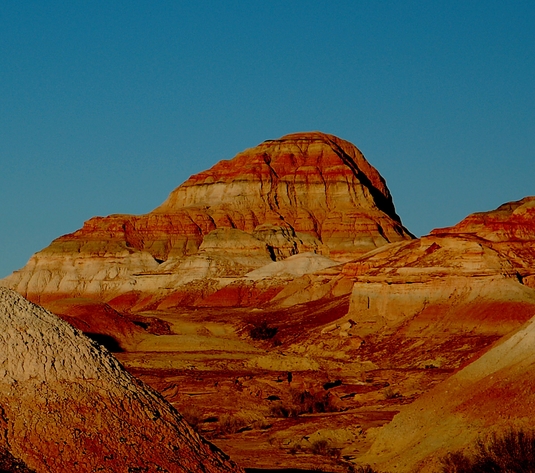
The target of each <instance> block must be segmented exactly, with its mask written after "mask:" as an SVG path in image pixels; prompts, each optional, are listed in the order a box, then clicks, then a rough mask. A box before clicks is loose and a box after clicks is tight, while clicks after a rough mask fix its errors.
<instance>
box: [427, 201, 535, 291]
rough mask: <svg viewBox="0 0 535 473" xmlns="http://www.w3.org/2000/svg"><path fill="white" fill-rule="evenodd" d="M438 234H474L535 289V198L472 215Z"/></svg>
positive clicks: (435, 232)
mask: <svg viewBox="0 0 535 473" xmlns="http://www.w3.org/2000/svg"><path fill="white" fill-rule="evenodd" d="M431 233H432V234H434V235H474V236H477V237H479V238H481V239H482V240H484V241H485V242H486V244H487V245H488V246H490V247H491V248H493V249H495V250H496V251H498V252H500V253H501V254H502V255H504V256H505V257H507V259H508V260H509V261H510V262H511V263H512V264H513V266H514V269H515V271H516V272H517V273H518V276H519V277H520V278H521V279H523V282H524V284H526V285H529V286H532V287H535V197H533V196H531V197H525V198H524V199H522V200H519V201H515V202H508V203H506V204H503V205H501V206H500V207H498V208H497V209H496V210H491V211H489V212H477V213H474V214H471V215H469V216H468V217H466V218H465V219H464V220H462V221H461V222H459V223H458V224H457V225H455V226H453V227H448V228H438V229H436V230H433V231H432V232H431Z"/></svg>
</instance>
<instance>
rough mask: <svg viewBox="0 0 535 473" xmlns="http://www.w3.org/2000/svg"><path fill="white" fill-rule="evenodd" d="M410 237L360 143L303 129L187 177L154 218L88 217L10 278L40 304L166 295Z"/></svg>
mask: <svg viewBox="0 0 535 473" xmlns="http://www.w3.org/2000/svg"><path fill="white" fill-rule="evenodd" d="M411 238H412V236H411V235H410V233H409V232H408V231H407V230H406V229H405V228H404V227H403V225H402V224H401V221H400V219H399V217H398V216H397V214H396V213H395V210H394V205H393V203H392V198H391V196H390V192H389V191H388V189H387V187H386V184H385V181H384V179H383V178H382V177H381V176H380V175H379V173H378V172H377V171H376V170H375V169H374V168H373V167H372V166H371V165H370V164H369V163H368V162H367V161H366V159H365V158H364V157H363V155H362V154H361V153H360V151H359V150H358V149H357V148H356V147H355V146H353V145H352V144H351V143H348V142H347V141H344V140H341V139H339V138H336V137H334V136H332V135H326V134H323V133H299V134H293V135H287V136H285V137H282V138H281V139H279V140H270V141H266V142H264V143H262V144H260V145H259V146H257V147H255V148H252V149H249V150H246V151H244V152H243V153H240V154H238V155H237V156H236V157H235V158H233V159H231V160H229V161H221V162H220V163H218V164H216V165H215V166H214V167H213V168H211V169H210V170H208V171H205V172H201V173H199V174H197V175H195V176H192V177H191V178H190V179H188V180H187V181H186V182H185V183H184V184H182V185H181V186H179V187H178V188H177V189H175V190H174V191H173V192H172V193H171V194H170V196H169V198H168V199H167V200H166V201H165V202H164V203H163V204H162V205H161V206H160V207H158V208H157V209H155V210H154V211H152V212H150V213H149V214H146V215H140V216H132V215H111V216H109V217H95V218H92V219H90V220H89V221H87V222H86V223H85V224H84V226H83V228H81V229H80V230H78V231H76V232H74V233H72V234H69V235H65V236H62V237H60V238H58V239H56V240H54V241H53V242H52V243H51V245H50V246H49V247H48V248H45V249H44V250H42V251H40V252H39V253H37V254H35V255H34V256H33V257H32V258H31V259H30V261H29V262H28V264H27V265H26V266H25V267H24V268H23V269H22V270H20V271H18V272H15V273H14V274H13V275H12V276H10V277H8V278H7V279H6V280H5V282H4V284H6V285H8V286H9V287H11V288H14V289H16V290H17V291H18V292H20V293H21V294H24V295H25V296H26V297H28V298H29V299H31V300H34V301H38V302H41V303H46V302H47V301H49V300H51V299H55V298H63V297H67V296H70V297H83V296H89V297H92V298H96V299H99V300H106V301H107V300H110V299H111V298H113V297H115V296H118V295H120V294H125V293H129V292H136V293H137V294H152V295H154V294H156V293H159V291H160V292H161V288H166V289H165V290H164V291H163V292H164V293H166V294H165V295H168V294H169V293H170V292H172V291H173V289H178V288H180V287H181V286H183V285H184V284H188V283H190V282H191V281H194V280H206V279H207V278H222V277H223V278H229V277H239V276H243V275H244V274H246V273H248V272H249V271H251V270H254V269H257V268H259V267H261V266H264V265H265V264H267V263H270V262H271V261H274V260H280V259H283V258H286V257H288V256H291V255H294V254H298V253H303V252H313V253H317V254H320V255H324V256H327V257H329V258H331V259H334V260H336V261H346V260H349V259H351V258H354V257H356V256H359V255H362V254H363V253H365V252H367V251H369V250H371V249H374V248H376V247H379V246H382V245H384V244H387V243H389V242H396V241H405V240H409V239H411ZM160 295H161V294H160Z"/></svg>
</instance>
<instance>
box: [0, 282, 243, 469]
mask: <svg viewBox="0 0 535 473" xmlns="http://www.w3.org/2000/svg"><path fill="white" fill-rule="evenodd" d="M0 413H1V416H0V454H2V455H5V452H6V451H7V452H8V454H9V456H10V458H13V459H14V460H13V461H12V463H13V464H14V465H15V466H16V465H17V462H18V464H19V465H20V466H21V468H22V466H25V468H26V467H27V468H28V469H30V470H31V471H35V472H37V473H40V472H47V473H49V472H65V471H81V472H85V471H100V470H102V471H110V472H125V471H146V472H157V471H159V472H162V471H167V472H181V473H194V472H195V473H196V472H198V471H206V472H213V473H216V472H236V473H237V472H241V471H242V470H241V469H239V468H238V467H237V466H236V465H235V464H234V463H232V462H231V461H230V460H229V459H228V457H226V456H225V455H224V454H223V453H222V452H220V451H219V450H218V449H217V448H215V447H214V446H213V445H212V444H210V443H208V442H207V441H205V440H204V439H202V438H201V437H199V436H198V435H197V434H196V433H195V432H193V430H192V429H191V428H190V427H189V426H188V425H187V424H186V422H185V421H184V420H183V419H182V417H181V416H180V414H178V412H176V411H175V410H174V409H173V408H172V407H171V405H170V404H168V403H167V402H166V401H164V399H163V398H162V397H161V396H160V395H158V394H156V393H155V392H154V391H153V390H151V389H150V388H148V387H147V386H145V385H144V384H142V383H141V382H140V381H137V380H136V379H135V378H133V377H132V376H130V375H129V374H128V373H127V372H126V371H125V370H124V369H123V368H122V367H121V365H120V364H119V363H118V362H117V360H115V359H114V358H113V357H112V356H111V355H110V354H109V353H108V352H107V351H106V350H105V349H103V348H102V347H100V346H99V345H97V344H96V343H93V342H92V341H90V340H89V339H88V338H86V337H85V336H84V335H82V333H81V332H79V331H78V330H76V329H74V328H72V327H71V326H70V325H69V324H67V323H66V322H63V321H62V320H60V319H58V318H57V317H56V316H54V315H52V314H51V313H50V312H47V311H46V310H44V309H42V308H41V307H38V306H36V305H34V304H32V303H30V302H28V301H26V300H25V299H23V298H22V297H21V296H20V295H19V294H17V293H15V292H13V291H10V290H8V289H5V288H0ZM16 471H19V470H16ZM21 471H22V470H21Z"/></svg>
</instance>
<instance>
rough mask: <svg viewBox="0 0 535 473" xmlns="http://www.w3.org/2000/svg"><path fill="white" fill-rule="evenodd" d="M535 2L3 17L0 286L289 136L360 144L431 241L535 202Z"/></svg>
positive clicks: (134, 7) (72, 8)
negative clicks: (468, 222) (97, 219)
mask: <svg viewBox="0 0 535 473" xmlns="http://www.w3.org/2000/svg"><path fill="white" fill-rule="evenodd" d="M534 24H535V2H533V1H514V0H512V1H509V2H503V1H499V2H498V1H492V0H490V1H485V2H483V1H470V0H468V1H466V0H465V1H455V0H451V1H440V0H437V1H432V2H429V1H381V2H379V1H377V2H376V1H356V0H355V1H337V2H332V1H329V2H328V1H317V0H316V1H314V0H310V1H274V0H270V1H254V0H250V1H232V2H231V1H228V2H224V1H203V0H198V1H195V2H191V1H187V2H186V1H163V0H162V1H146V2H142V1H135V0H131V1H113V0H109V1H98V0H96V1H91V2H62V1H59V0H58V1H54V2H44V1H35V2H31V1H25V0H19V1H11V0H3V1H2V2H0V25H1V28H0V166H1V168H0V169H1V170H0V199H1V206H0V209H1V210H0V218H1V225H0V248H1V258H0V277H1V276H5V275H7V274H9V273H10V272H11V271H13V270H15V269H18V268H20V267H21V266H23V265H24V264H25V263H26V261H27V260H28V259H29V257H30V256H31V255H32V254H33V253H34V252H36V251H38V250H40V249H41V248H43V247H45V246H47V245H48V244H49V243H50V241H51V240H52V239H54V238H56V237H58V236H60V235H62V234H65V233H69V232H72V231H74V230H76V229H77V228H80V227H81V226H82V224H83V222H84V221H85V220H87V219H89V218H91V217H92V216H95V215H108V214H112V213H133V214H140V213H145V212H148V211H150V210H152V209H153V208H154V207H156V206H158V205H159V204H160V203H161V202H162V201H163V200H164V199H165V198H166V197H167V195H168V194H169V192H170V191H171V190H172V189H173V188H175V187H176V186H178V185H179V184H181V183H182V182H183V181H184V180H185V179H187V178H188V177H189V176H190V175H191V174H194V173H196V172H198V171H201V170H203V169H206V168H208V167H210V166H212V165H213V164H215V163H216V162H217V161H219V160H221V159H229V158H231V157H233V156H234V155H235V154H236V153H238V152H240V151H242V150H243V149H245V148H249V147H252V146H255V145H256V144H258V143H260V142H262V141H264V140H266V139H272V138H278V137H280V136H282V135H284V134H287V133H292V132H297V131H311V130H320V131H324V132H327V133H332V134H335V135H337V136H339V137H341V138H344V139H347V140H349V141H351V142H353V143H354V144H355V145H357V146H358V147H359V148H360V149H361V151H362V152H363V153H364V154H365V156H366V157H367V159H368V160H369V161H370V162H371V164H372V165H374V166H375V167H376V168H377V169H378V170H379V172H380V173H381V174H382V175H383V176H384V177H385V179H386V180H387V183H388V186H389V188H390V190H391V192H392V194H393V197H394V203H395V205H396V209H397V211H398V214H399V215H400V216H401V218H402V220H403V222H404V223H405V225H406V226H407V227H408V228H409V229H410V230H411V231H412V232H413V233H415V234H417V235H422V234H425V233H428V232H429V231H430V230H431V229H432V228H435V227H440V226H447V225H452V224H455V223H456V222H458V221H459V220H461V219H462V218H464V217H465V216H466V215H467V214H469V213H472V212H475V211H482V210H489V209H492V208H495V207H497V206H498V205H500V204H501V203H503V202H506V201H510V200H517V199H520V198H522V197H524V196H526V195H534V194H535V183H534V176H535V172H534V171H535V28H534V27H533V25H534Z"/></svg>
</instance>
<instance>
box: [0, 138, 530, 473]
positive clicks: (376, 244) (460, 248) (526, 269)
mask: <svg viewBox="0 0 535 473" xmlns="http://www.w3.org/2000/svg"><path fill="white" fill-rule="evenodd" d="M534 281H535V198H534V197H526V198H524V199H522V200H520V201H517V202H509V203H507V204H504V205H502V206H500V207H499V208H498V209H496V210H493V211H489V212H479V213H476V214H473V215H470V216H468V217H467V218H466V219H465V220H463V221H462V222H460V223H459V224H458V225H456V226H454V227H450V228H443V229H437V230H434V231H433V232H431V234H430V235H426V236H423V237H421V238H414V237H413V236H412V235H411V234H410V232H409V231H408V230H406V229H405V227H403V225H402V223H401V219H400V218H399V217H398V216H397V214H396V212H395V209H394V205H393V201H392V198H391V196H390V192H389V191H388V188H387V187H386V183H385V182H384V179H383V178H382V177H381V176H380V175H379V173H378V172H377V171H376V170H375V169H374V168H373V167H372V166H371V165H370V164H369V163H368V162H367V161H366V160H365V159H364V157H363V156H362V154H361V153H360V151H358V149H357V148H355V147H354V146H353V145H351V144H350V143H347V142H345V141H343V140H340V139H338V138H336V137H333V136H331V135H326V134H322V133H302V134H295V135H287V136H285V137H283V138H281V139H279V140H269V141H266V142H264V143H262V144H260V145H259V146H257V147H255V148H252V149H250V150H246V151H244V152H243V153H240V154H238V155H237V156H236V157H235V158H233V159H231V160H228V161H222V162H220V163H218V164H216V165H215V166H214V167H213V168H212V169H210V170H208V171H205V172H203V173H199V174H198V175H196V176H192V177H191V178H190V179H189V180H188V181H186V182H185V183H184V184H183V185H181V186H179V187H178V188H177V189H175V190H174V191H173V192H172V193H171V194H170V196H169V198H168V199H167V200H166V202H164V204H162V205H161V206H160V207H158V208H157V209H155V210H154V211H153V212H150V213H149V214H146V215H142V216H127V215H113V216H109V217H95V218H93V219H91V220H89V221H88V222H86V224H85V225H84V227H83V228H82V229H80V230H78V231H76V232H74V233H72V234H69V235H65V236H63V237H60V238H58V239H56V240H54V241H53V242H52V244H51V245H50V246H49V247H48V248H46V249H44V250H43V251H41V252H39V253H37V254H36V255H34V256H33V257H32V258H31V259H30V261H29V263H28V264H27V265H26V266H25V267H24V268H22V269H21V270H19V271H16V272H15V273H13V275H11V276H9V277H8V278H5V279H4V280H2V281H1V282H0V285H3V286H6V287H9V288H10V289H14V290H16V291H18V292H19V293H20V294H22V295H23V296H25V297H26V298H27V299H29V300H32V301H34V302H38V303H39V304H41V305H43V306H44V307H45V308H47V309H49V310H50V311H51V312H53V313H54V314H57V315H58V316H59V317H61V318H62V319H64V320H65V321H67V322H69V323H70V324H71V325H73V326H74V327H76V328H77V329H79V330H81V331H82V332H83V333H85V334H86V335H87V336H88V337H90V338H92V339H93V340H95V341H97V342H98V343H100V344H102V345H104V346H105V347H107V348H108V349H109V350H110V351H111V352H113V354H114V356H115V357H116V358H117V359H118V360H119V361H120V363H121V364H122V365H123V366H124V367H125V368H126V370H127V371H128V372H129V373H131V374H132V375H134V376H135V377H137V378H139V379H141V380H142V381H144V382H145V383H146V384H148V385H149V386H152V387H153V388H154V389H155V390H156V391H158V392H159V393H161V395H162V396H163V397H164V398H165V399H166V400H167V401H169V403H171V405H172V406H174V407H175V408H176V409H177V410H178V411H179V412H180V413H181V414H182V415H183V416H184V418H185V419H186V420H187V421H188V422H189V424H190V425H191V426H192V427H193V429H194V430H196V431H197V432H198V433H200V434H201V435H202V436H203V437H206V438H207V439H209V440H210V441H211V442H213V443H214V444H215V445H216V446H218V447H219V448H221V449H222V450H223V451H224V452H225V453H227V454H229V455H230V456H231V458H232V459H233V460H234V461H236V462H237V463H238V464H239V465H240V466H241V467H244V468H265V469H276V468H300V469H305V470H306V469H308V470H311V469H316V468H320V469H322V470H324V471H332V472H346V471H347V472H349V471H352V469H353V468H356V467H357V466H358V465H364V464H372V465H373V466H374V467H375V468H377V469H378V470H379V471H380V470H382V471H398V472H413V471H437V468H439V460H440V457H441V456H442V455H444V454H446V453H448V452H451V451H454V450H458V449H459V450H463V449H464V450H469V449H470V446H471V445H472V444H473V442H474V441H475V439H477V437H478V436H479V435H483V434H485V433H488V432H492V431H493V430H496V429H507V428H517V427H530V422H531V421H530V419H532V417H533V416H532V413H531V409H532V405H535V404H534V402H533V399H534V392H535V390H534V386H533V383H532V382H531V381H530V380H531V379H534V376H533V374H534V373H533V368H532V366H533V363H532V357H531V353H532V351H533V350H532V348H533V347H532V344H531V345H530V343H531V342H532V338H533V335H532V332H533V329H532V326H533V322H532V320H533V317H534V316H535V282H534ZM0 366H1V365H0ZM452 393H453V394H452ZM526 405H529V406H530V407H529V409H528V408H526ZM500 406H502V407H500ZM503 406H505V407H503ZM526 413H528V414H526ZM0 421H1V418H0ZM6 461H7V460H6ZM231 468H232V467H231Z"/></svg>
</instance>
